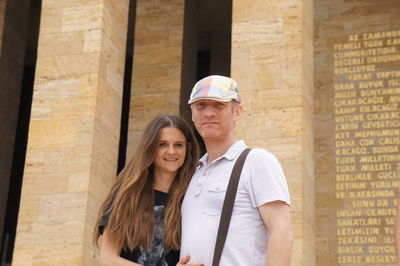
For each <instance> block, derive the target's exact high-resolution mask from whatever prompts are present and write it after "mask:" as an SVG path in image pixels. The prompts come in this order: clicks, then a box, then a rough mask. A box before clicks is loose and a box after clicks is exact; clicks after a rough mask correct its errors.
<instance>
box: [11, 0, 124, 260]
mask: <svg viewBox="0 0 400 266" xmlns="http://www.w3.org/2000/svg"><path fill="white" fill-rule="evenodd" d="M127 13H128V1H127V0H125V1H118V3H116V2H115V1H113V0H90V1H85V3H82V1H78V0H68V1H62V2H60V1H54V0H44V1H43V2H42V13H41V24H40V35H39V45H38V46H39V48H38V57H37V65H36V76H35V84H34V95H33V103H32V114H31V122H30V128H29V138H28V149H27V154H26V164H25V172H24V179H23V185H22V193H21V204H20V211H19V218H18V227H17V235H16V243H15V250H14V257H13V265H39V264H40V265H58V264H65V265H95V264H96V263H97V259H96V257H97V253H96V251H95V250H94V249H93V245H92V242H91V239H92V232H93V230H94V228H93V226H94V223H95V219H96V217H97V211H98V209H99V206H100V203H101V202H102V201H103V200H104V198H105V195H106V193H107V192H108V190H109V187H110V185H111V183H112V182H113V180H114V177H115V174H116V166H117V157H118V144H119V128H120V114H121V97H122V96H121V95H122V85H123V73H124V61H125V42H126V30H127V17H128V15H127Z"/></svg>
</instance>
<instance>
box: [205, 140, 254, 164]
mask: <svg viewBox="0 0 400 266" xmlns="http://www.w3.org/2000/svg"><path fill="white" fill-rule="evenodd" d="M246 147H247V145H246V144H245V143H244V141H243V140H238V141H236V142H235V143H233V144H232V145H231V146H230V147H229V149H228V150H227V151H226V152H225V153H224V154H223V155H222V156H221V157H219V158H217V159H215V161H217V160H220V159H222V158H225V159H227V160H234V159H235V158H236V157H237V156H238V154H239V153H240V152H241V151H243V150H244V149H245V148H246ZM207 159H208V153H206V154H204V155H203V156H202V157H201V158H200V160H199V162H200V164H201V165H206V163H207Z"/></svg>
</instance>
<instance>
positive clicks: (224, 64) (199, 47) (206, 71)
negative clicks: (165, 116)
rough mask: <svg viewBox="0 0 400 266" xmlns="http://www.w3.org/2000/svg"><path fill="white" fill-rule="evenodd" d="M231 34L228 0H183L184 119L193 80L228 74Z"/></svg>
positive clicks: (188, 115) (189, 116) (187, 117)
mask: <svg viewBox="0 0 400 266" xmlns="http://www.w3.org/2000/svg"><path fill="white" fill-rule="evenodd" d="M231 35H232V0H219V1H213V0H196V1H189V0H186V1H185V22H184V34H183V56H182V58H183V59H182V80H181V99H180V114H181V116H182V117H184V118H185V119H186V120H187V121H188V122H190V121H191V111H190V106H189V105H188V104H187V101H188V99H189V96H190V92H191V89H192V87H193V85H194V84H195V83H196V81H197V80H199V79H201V78H203V77H205V76H208V75H224V76H230V68H231ZM196 135H197V136H198V134H197V132H196ZM198 139H199V141H200V144H201V148H202V153H204V151H205V148H204V143H203V141H202V140H201V138H200V137H198Z"/></svg>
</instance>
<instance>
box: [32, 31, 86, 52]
mask: <svg viewBox="0 0 400 266" xmlns="http://www.w3.org/2000/svg"><path fill="white" fill-rule="evenodd" d="M83 44H84V43H83V33H82V32H79V31H76V32H63V33H61V32H57V33H49V34H43V37H42V39H41V46H40V50H39V55H40V56H54V55H58V54H60V53H63V54H64V55H68V54H77V53H81V52H82V49H83Z"/></svg>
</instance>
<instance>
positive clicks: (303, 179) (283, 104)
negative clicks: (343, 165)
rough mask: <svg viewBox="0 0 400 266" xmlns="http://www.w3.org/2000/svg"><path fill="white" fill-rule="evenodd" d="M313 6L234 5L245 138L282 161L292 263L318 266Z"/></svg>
mask: <svg viewBox="0 0 400 266" xmlns="http://www.w3.org/2000/svg"><path fill="white" fill-rule="evenodd" d="M312 23H313V6H312V1H299V0H286V1H269V2H268V3H266V2H263V1H261V2H254V1H248V0H247V1H245V0H242V1H239V0H234V1H233V18H232V64H231V65H232V67H231V74H232V77H233V78H235V79H236V80H237V81H238V83H239V87H240V91H241V93H242V97H243V105H244V109H245V111H244V114H243V115H242V118H241V121H240V122H239V124H238V126H237V133H238V136H239V137H240V138H243V139H244V140H245V141H246V142H247V143H248V144H249V145H250V146H252V147H262V148H265V149H267V150H269V151H271V152H272V153H274V154H275V155H276V156H277V157H278V159H279V160H280V161H281V163H282V166H283V169H284V172H285V174H286V177H287V181H288V184H289V190H290V193H291V200H292V207H291V209H292V218H293V224H294V231H295V242H294V249H293V259H292V265H307V266H309V265H315V262H314V258H315V252H314V235H315V234H314V196H313V195H314V159H313V153H312V151H313V125H312V119H311V117H312V110H313V86H312V82H313V62H312V53H313V48H312V45H313V43H312V29H313V24H312Z"/></svg>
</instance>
